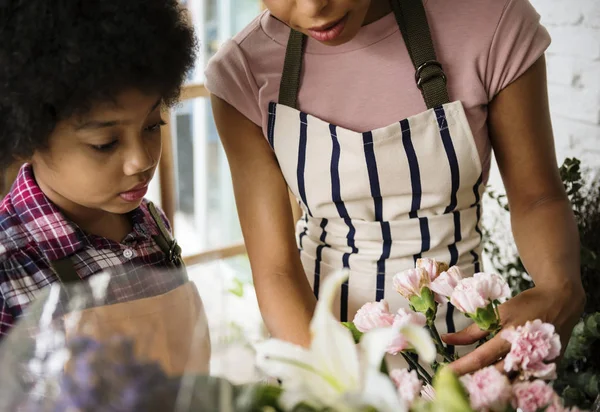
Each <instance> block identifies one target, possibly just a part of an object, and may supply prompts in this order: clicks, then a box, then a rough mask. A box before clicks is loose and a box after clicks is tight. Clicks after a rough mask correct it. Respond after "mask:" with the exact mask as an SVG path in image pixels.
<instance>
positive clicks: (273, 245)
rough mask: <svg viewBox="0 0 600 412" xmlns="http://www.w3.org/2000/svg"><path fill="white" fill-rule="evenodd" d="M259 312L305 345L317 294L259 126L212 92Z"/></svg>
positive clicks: (276, 330)
mask: <svg viewBox="0 0 600 412" xmlns="http://www.w3.org/2000/svg"><path fill="white" fill-rule="evenodd" d="M211 102H212V107H213V114H214V118H215V122H216V125H217V129H218V131H219V135H220V137H221V141H222V142H223V147H224V148H225V152H226V154H227V159H228V160H229V167H230V168H231V176H232V179H233V189H234V192H235V199H236V204H237V210H238V214H239V217H240V222H241V225H242V232H243V235H244V240H245V242H246V248H247V249H248V255H249V257H250V264H251V267H252V274H253V278H254V284H255V287H256V294H257V297H258V303H259V306H260V310H261V313H262V315H263V318H264V319H265V323H266V325H267V328H268V329H269V331H270V332H271V333H272V334H273V335H274V336H275V337H277V338H280V339H284V340H287V341H290V342H293V343H297V344H302V345H305V346H306V345H308V344H309V342H310V334H309V331H308V325H309V323H310V319H311V317H312V314H313V311H314V308H315V304H316V299H315V297H314V295H313V293H312V290H311V288H310V285H309V283H308V279H307V278H306V275H305V273H304V270H303V268H302V264H301V262H300V255H299V253H298V248H297V245H296V241H295V238H294V232H293V227H294V223H293V219H292V209H291V206H290V197H289V193H288V188H287V185H286V183H285V180H284V178H283V175H282V173H281V170H280V168H279V165H278V163H277V159H276V158H275V155H274V153H273V151H272V150H271V147H270V146H269V144H268V142H267V140H266V139H265V138H264V137H263V134H262V131H261V129H260V128H259V127H258V126H256V125H255V124H254V123H252V122H251V121H250V120H248V119H247V118H246V117H245V116H243V115H242V114H241V113H240V112H239V111H237V110H236V109H235V108H234V107H233V106H231V105H230V104H228V103H227V102H225V101H224V100H222V99H220V98H218V97H216V96H214V95H212V96H211Z"/></svg>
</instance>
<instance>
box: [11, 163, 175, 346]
mask: <svg viewBox="0 0 600 412" xmlns="http://www.w3.org/2000/svg"><path fill="white" fill-rule="evenodd" d="M161 213H162V211H161ZM162 217H163V220H164V221H165V224H166V225H167V227H168V228H169V229H170V226H169V223H168V221H167V219H166V217H165V216H164V214H163V215H162ZM131 218H132V222H133V231H132V232H131V233H130V234H128V235H127V236H126V237H125V239H124V240H123V241H122V242H121V243H116V242H114V241H112V240H109V239H106V238H103V237H99V236H95V235H90V234H88V233H85V232H83V231H82V230H81V229H80V228H78V227H77V225H75V224H74V223H72V222H70V221H68V220H67V218H65V216H64V215H63V214H62V213H61V212H60V211H59V210H58V208H57V207H56V206H55V205H54V204H53V203H52V202H51V201H50V200H49V199H48V198H47V197H46V196H45V195H44V193H43V192H42V191H41V189H40V187H39V186H38V185H37V183H36V181H35V178H34V176H33V171H32V169H31V166H30V165H24V166H23V167H22V168H21V170H20V172H19V175H18V177H17V179H16V181H15V183H14V184H13V187H12V189H11V191H10V193H9V194H8V195H7V196H6V197H5V198H4V200H3V201H2V203H1V204H0V338H2V336H3V335H4V334H6V333H7V332H8V330H9V329H10V328H11V327H12V325H13V324H14V322H15V320H16V319H17V318H19V317H20V316H21V315H22V314H23V310H24V309H25V307H26V306H27V305H28V304H29V303H30V302H31V301H32V300H33V299H34V298H35V297H36V295H37V294H38V292H39V291H40V290H42V289H43V288H45V287H46V286H48V285H50V284H51V283H53V282H56V281H57V280H58V279H57V277H56V275H55V274H54V272H53V271H52V270H51V269H50V264H49V261H56V260H59V259H63V258H66V257H69V258H70V259H71V262H73V265H74V267H75V270H76V271H77V273H78V274H79V276H80V277H81V278H82V279H85V278H87V277H89V276H91V275H93V274H95V273H99V272H109V273H111V280H110V283H109V286H108V288H107V296H105V297H104V301H105V302H104V303H105V304H110V303H118V302H125V301H129V300H133V299H140V298H144V297H149V296H156V295H159V294H162V293H166V292H168V291H170V290H172V289H174V288H175V287H177V286H179V285H181V284H182V283H183V281H182V279H181V278H180V277H176V276H172V275H168V274H166V273H165V270H166V269H167V268H168V267H169V265H168V262H167V259H166V256H165V255H164V254H163V252H162V251H161V250H160V248H159V247H158V246H157V244H156V243H155V241H154V240H153V238H152V236H155V235H158V234H159V229H158V227H157V225H156V223H155V222H154V220H153V219H152V216H151V215H150V212H149V211H148V207H147V201H144V202H143V203H142V205H141V206H140V207H139V208H137V209H136V210H134V211H133V212H131ZM155 269H159V270H155ZM160 269H163V270H160Z"/></svg>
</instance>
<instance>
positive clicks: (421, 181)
mask: <svg viewBox="0 0 600 412" xmlns="http://www.w3.org/2000/svg"><path fill="white" fill-rule="evenodd" d="M390 4H391V6H392V9H393V11H394V14H395V16H396V20H397V23H398V26H399V28H400V31H401V33H402V36H403V38H404V44H399V45H398V47H403V48H406V50H407V57H410V59H411V60H412V62H413V64H414V67H415V81H416V87H418V88H419V89H420V90H421V92H422V94H423V99H424V101H425V104H426V106H427V109H428V110H427V111H425V112H422V113H418V114H416V115H413V116H411V117H409V118H405V119H399V120H398V121H397V122H395V123H393V124H390V125H386V126H383V127H380V128H378V129H375V130H370V131H366V132H359V131H354V130H349V129H346V128H344V127H342V126H339V125H335V124H332V123H330V122H327V121H325V120H322V119H320V118H319V117H317V114H309V113H306V112H303V111H301V110H299V104H298V94H299V91H300V85H301V80H302V79H303V75H304V72H303V69H302V63H303V55H304V47H305V43H306V41H307V39H306V36H304V35H303V34H301V33H299V32H296V31H291V32H290V37H289V41H288V44H287V51H286V56H285V61H284V69H283V74H282V78H281V84H280V94H279V101H278V102H277V103H275V102H271V103H270V105H269V122H268V130H267V138H268V141H269V144H270V146H271V148H272V149H273V151H274V153H275V155H276V157H277V160H278V162H279V165H280V167H281V170H282V173H283V176H284V177H285V180H286V182H287V184H288V186H289V188H290V190H291V191H292V192H293V193H294V194H295V196H296V197H297V199H298V201H299V203H300V205H301V207H302V209H303V210H304V216H303V218H302V219H301V220H300V221H299V222H298V224H297V242H298V247H299V249H300V257H301V260H302V264H303V266H304V270H305V272H306V275H307V276H308V279H309V282H310V284H311V285H312V287H313V290H314V293H315V295H316V296H317V297H318V296H319V289H320V285H321V284H322V282H323V281H324V279H325V278H327V277H328V276H331V275H332V274H333V273H336V272H337V271H339V270H340V269H342V268H346V269H348V270H349V273H350V275H349V279H348V281H347V282H345V283H344V284H343V285H342V287H341V288H340V291H339V294H338V296H337V298H336V300H335V306H334V307H335V313H336V315H337V314H338V313H339V318H340V320H341V321H349V320H352V319H353V318H354V315H355V314H356V312H357V310H358V309H359V308H360V307H361V306H362V305H364V304H365V303H367V302H370V301H380V300H382V299H385V300H387V301H388V302H389V304H390V308H391V309H392V311H393V312H395V311H396V310H397V309H398V308H408V301H406V299H404V298H403V297H401V296H400V295H399V294H398V293H397V292H396V291H395V288H394V285H393V278H394V275H396V274H397V273H399V272H401V271H403V270H406V269H409V268H412V267H414V265H415V263H416V261H417V259H419V258H423V257H429V258H434V259H436V260H438V261H440V262H445V263H447V264H448V265H450V266H454V265H457V266H459V267H460V268H461V269H462V270H463V271H464V272H465V273H467V274H468V275H472V274H473V273H475V272H479V271H480V270H481V263H480V262H481V259H480V256H481V249H482V248H481V230H480V216H481V196H482V194H483V191H484V189H485V187H484V185H483V184H482V166H481V161H480V159H479V154H478V152H477V146H476V144H475V140H474V138H473V134H472V132H471V129H470V127H469V123H468V121H467V117H466V115H465V111H464V108H463V105H462V103H461V102H460V101H451V100H450V96H449V95H448V90H447V87H446V75H445V74H444V72H443V70H442V65H441V64H440V63H439V62H438V60H437V57H436V54H435V50H434V47H433V43H432V40H431V36H430V31H429V26H428V23H427V17H426V12H425V10H424V8H423V4H422V2H421V0H401V1H400V0H393V1H390ZM310 74H313V75H318V73H316V72H315V73H310ZM390 87H394V85H393V84H391V85H390ZM398 93H402V90H398ZM323 98H325V99H326V98H327V96H324V97H323ZM357 98H361V96H357ZM470 323H471V322H470V321H469V320H468V319H467V318H466V317H465V316H464V315H463V314H461V313H459V312H458V311H455V310H454V307H453V306H452V305H451V304H446V305H440V307H439V309H438V314H437V319H436V325H437V328H438V330H439V331H440V333H446V332H455V331H457V330H461V329H463V328H465V327H467V326H468V325H469V324H470ZM453 349H454V348H449V351H452V350H453ZM460 349H461V352H465V351H466V350H469V348H460Z"/></svg>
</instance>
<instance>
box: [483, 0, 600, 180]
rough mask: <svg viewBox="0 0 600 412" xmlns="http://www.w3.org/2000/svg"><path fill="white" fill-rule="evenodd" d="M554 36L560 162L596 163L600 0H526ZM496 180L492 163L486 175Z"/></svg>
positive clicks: (552, 92) (550, 55) (553, 97)
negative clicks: (565, 159) (566, 160)
mask: <svg viewBox="0 0 600 412" xmlns="http://www.w3.org/2000/svg"><path fill="white" fill-rule="evenodd" d="M530 1H531V3H532V4H533V6H534V7H535V8H536V9H537V11H538V13H539V14H540V15H541V17H542V24H543V25H544V26H545V27H546V28H547V29H548V31H549V32H550V35H551V36H552V44H551V45H550V48H549V49H548V51H547V52H546V59H547V65H548V92H549V97H550V109H551V114H552V124H553V128H554V138H555V141H556V152H557V158H558V162H559V164H561V163H562V161H563V160H564V158H565V157H577V158H579V159H581V161H582V163H583V165H584V166H589V167H595V168H600V0H530ZM490 183H491V184H492V185H494V186H498V185H499V184H500V179H499V177H498V172H497V170H496V167H495V165H493V171H492V175H491V178H490Z"/></svg>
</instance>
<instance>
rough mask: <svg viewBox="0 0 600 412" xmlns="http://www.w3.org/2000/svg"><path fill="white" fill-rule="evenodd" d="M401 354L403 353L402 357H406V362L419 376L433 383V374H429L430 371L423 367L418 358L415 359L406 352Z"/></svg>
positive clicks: (426, 381) (428, 382)
mask: <svg viewBox="0 0 600 412" xmlns="http://www.w3.org/2000/svg"><path fill="white" fill-rule="evenodd" d="M400 354H401V355H402V357H403V358H404V360H406V362H407V363H408V364H409V365H410V366H411V367H412V368H413V369H414V370H415V371H416V372H417V375H419V377H420V378H421V379H422V380H424V381H425V383H427V384H429V385H431V382H432V378H431V375H430V374H429V372H427V371H426V370H425V368H423V367H422V366H421V365H420V364H419V361H417V360H416V359H414V358H413V357H412V356H411V355H410V354H408V353H404V352H400Z"/></svg>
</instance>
